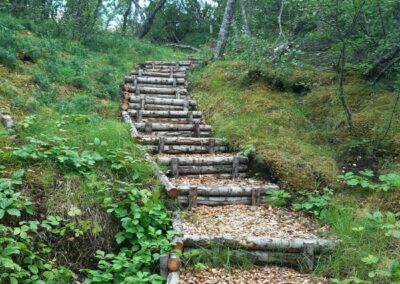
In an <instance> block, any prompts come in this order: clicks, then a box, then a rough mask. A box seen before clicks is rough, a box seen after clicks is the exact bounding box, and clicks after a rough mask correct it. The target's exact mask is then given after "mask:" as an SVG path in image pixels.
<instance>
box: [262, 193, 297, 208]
mask: <svg viewBox="0 0 400 284" xmlns="http://www.w3.org/2000/svg"><path fill="white" fill-rule="evenodd" d="M266 195H267V196H268V198H267V199H266V200H265V204H267V205H271V206H283V205H286V204H287V202H288V199H290V198H291V197H292V195H291V194H290V193H288V192H286V191H284V190H270V191H267V192H266Z"/></svg>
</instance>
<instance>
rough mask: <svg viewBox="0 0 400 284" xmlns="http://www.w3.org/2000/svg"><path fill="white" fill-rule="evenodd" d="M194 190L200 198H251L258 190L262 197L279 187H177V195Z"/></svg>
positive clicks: (272, 185) (186, 193) (273, 185)
mask: <svg viewBox="0 0 400 284" xmlns="http://www.w3.org/2000/svg"><path fill="white" fill-rule="evenodd" d="M193 188H195V189H196V190H197V194H198V195H202V196H227V197H251V196H252V193H253V191H254V190H258V191H259V192H260V194H261V195H264V194H265V193H266V192H268V191H270V190H277V189H279V187H278V186H277V185H275V184H270V185H263V186H238V185H214V186H207V185H199V186H193V185H178V186H177V190H178V195H183V196H186V195H188V194H189V192H190V190H191V189H193Z"/></svg>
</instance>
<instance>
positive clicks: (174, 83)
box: [172, 78, 176, 88]
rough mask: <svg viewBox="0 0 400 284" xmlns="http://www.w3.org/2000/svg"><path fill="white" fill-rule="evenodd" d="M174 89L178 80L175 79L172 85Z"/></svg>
mask: <svg viewBox="0 0 400 284" xmlns="http://www.w3.org/2000/svg"><path fill="white" fill-rule="evenodd" d="M172 87H174V88H176V78H174V81H173V83H172Z"/></svg>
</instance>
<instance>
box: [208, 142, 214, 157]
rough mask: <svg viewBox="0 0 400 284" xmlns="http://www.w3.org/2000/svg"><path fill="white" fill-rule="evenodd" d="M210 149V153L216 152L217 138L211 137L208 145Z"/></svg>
mask: <svg viewBox="0 0 400 284" xmlns="http://www.w3.org/2000/svg"><path fill="white" fill-rule="evenodd" d="M208 151H209V153H210V154H215V138H210V144H209V145H208Z"/></svg>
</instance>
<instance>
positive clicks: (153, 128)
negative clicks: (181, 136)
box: [135, 122, 212, 132]
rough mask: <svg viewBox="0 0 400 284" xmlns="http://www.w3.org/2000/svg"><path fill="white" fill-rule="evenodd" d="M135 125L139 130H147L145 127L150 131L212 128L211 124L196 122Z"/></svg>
mask: <svg viewBox="0 0 400 284" xmlns="http://www.w3.org/2000/svg"><path fill="white" fill-rule="evenodd" d="M135 127H136V128H137V129H138V130H145V128H147V129H149V130H150V131H195V130H196V128H198V130H199V131H200V132H208V131H211V130H212V127H211V125H208V124H200V125H198V126H197V127H196V125H195V124H170V123H143V122H139V123H135Z"/></svg>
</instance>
